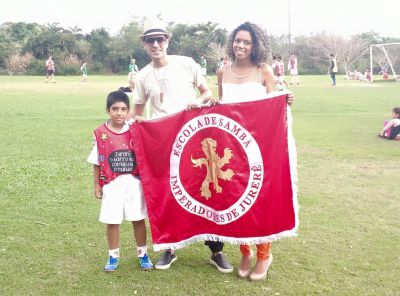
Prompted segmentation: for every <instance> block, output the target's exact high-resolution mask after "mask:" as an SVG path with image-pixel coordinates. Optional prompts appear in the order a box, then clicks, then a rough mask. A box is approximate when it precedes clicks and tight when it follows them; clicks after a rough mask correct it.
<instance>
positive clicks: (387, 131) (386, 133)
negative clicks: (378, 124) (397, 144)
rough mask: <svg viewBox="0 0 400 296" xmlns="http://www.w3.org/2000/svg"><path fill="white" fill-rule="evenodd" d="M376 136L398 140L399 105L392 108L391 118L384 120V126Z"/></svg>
mask: <svg viewBox="0 0 400 296" xmlns="http://www.w3.org/2000/svg"><path fill="white" fill-rule="evenodd" d="M378 136H379V137H381V138H385V139H388V140H400V107H394V108H393V109H392V119H391V120H385V126H384V127H383V129H382V131H381V132H379V134H378Z"/></svg>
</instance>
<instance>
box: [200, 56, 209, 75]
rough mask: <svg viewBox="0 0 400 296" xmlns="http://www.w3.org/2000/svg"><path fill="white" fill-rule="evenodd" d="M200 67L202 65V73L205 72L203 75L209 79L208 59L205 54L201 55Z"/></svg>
mask: <svg viewBox="0 0 400 296" xmlns="http://www.w3.org/2000/svg"><path fill="white" fill-rule="evenodd" d="M200 67H201V73H202V74H203V76H204V77H205V78H207V79H208V76H207V60H206V58H205V57H204V55H201V57H200Z"/></svg>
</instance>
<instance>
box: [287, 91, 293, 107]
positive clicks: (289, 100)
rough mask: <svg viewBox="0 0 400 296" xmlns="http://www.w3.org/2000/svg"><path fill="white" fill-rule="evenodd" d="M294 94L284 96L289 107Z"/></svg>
mask: <svg viewBox="0 0 400 296" xmlns="http://www.w3.org/2000/svg"><path fill="white" fill-rule="evenodd" d="M294 99H295V97H294V93H292V92H290V93H289V94H288V95H287V96H286V102H287V103H288V105H289V106H291V105H292V104H293V102H294Z"/></svg>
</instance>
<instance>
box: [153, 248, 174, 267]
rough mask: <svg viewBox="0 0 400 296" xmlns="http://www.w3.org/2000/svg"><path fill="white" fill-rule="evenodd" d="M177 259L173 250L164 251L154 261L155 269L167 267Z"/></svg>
mask: <svg viewBox="0 0 400 296" xmlns="http://www.w3.org/2000/svg"><path fill="white" fill-rule="evenodd" d="M176 259H178V257H176V254H175V252H171V251H169V250H167V251H165V252H164V254H163V255H162V257H161V258H160V260H158V262H157V263H156V269H168V268H169V267H170V266H171V264H172V263H174V262H175V261H176Z"/></svg>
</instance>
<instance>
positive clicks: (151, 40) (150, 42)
mask: <svg viewBox="0 0 400 296" xmlns="http://www.w3.org/2000/svg"><path fill="white" fill-rule="evenodd" d="M155 41H157V43H158V44H161V45H162V44H164V43H165V42H166V41H167V38H165V37H149V38H146V39H145V40H144V42H145V43H146V44H148V45H153V44H154V42H155Z"/></svg>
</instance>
